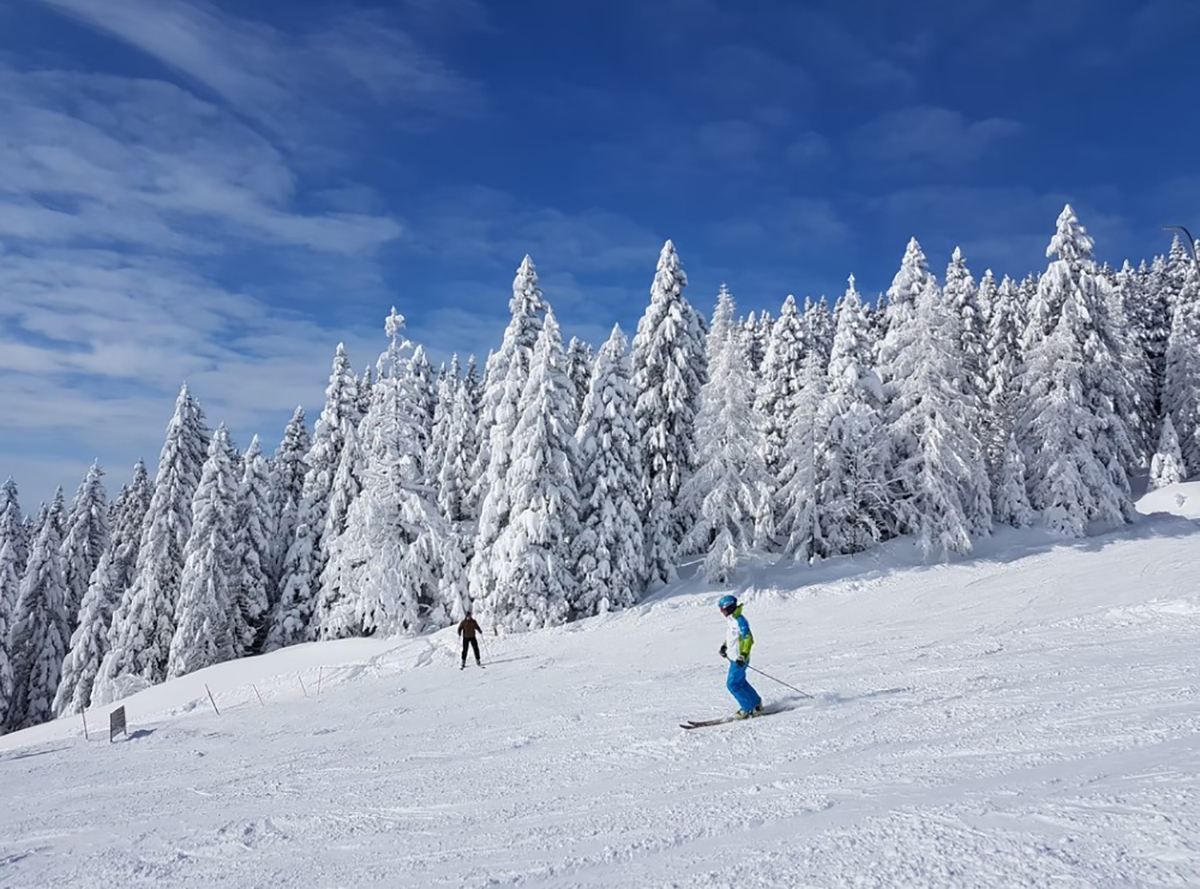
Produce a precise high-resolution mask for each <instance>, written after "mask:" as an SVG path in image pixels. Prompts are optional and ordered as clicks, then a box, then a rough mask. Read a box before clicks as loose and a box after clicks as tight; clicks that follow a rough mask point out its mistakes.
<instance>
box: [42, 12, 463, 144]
mask: <svg viewBox="0 0 1200 889" xmlns="http://www.w3.org/2000/svg"><path fill="white" fill-rule="evenodd" d="M41 2H42V3H44V4H45V5H46V6H48V7H50V8H52V9H55V10H57V11H59V12H61V13H63V14H64V15H66V16H69V17H71V18H73V19H75V20H77V21H79V22H81V23H82V24H84V25H86V26H88V27H91V28H93V29H95V30H97V31H99V32H102V33H106V34H109V35H111V36H113V37H115V38H117V39H119V40H122V41H124V42H126V43H128V44H129V45H131V46H134V47H136V48H138V49H140V50H142V51H143V52H145V53H147V54H149V55H150V56H153V57H154V58H155V59H157V60H158V61H159V62H161V63H162V64H164V65H166V66H167V67H169V68H171V69H173V70H175V71H177V72H179V73H180V74H182V75H184V76H185V77H187V78H189V79H190V80H191V81H193V82H194V83H196V84H199V85H201V86H202V87H204V88H206V89H208V90H211V91H212V92H213V93H215V94H217V95H219V96H221V97H222V98H223V99H224V100H225V101H226V102H228V103H229V104H230V105H231V106H232V107H234V108H236V109H237V110H238V111H239V112H240V113H241V114H243V115H244V116H246V117H248V118H250V119H253V120H254V121H256V122H258V123H260V124H262V125H264V126H267V127H269V128H270V129H271V130H272V131H274V132H275V133H276V134H277V135H278V134H286V133H293V132H295V131H296V130H297V129H299V130H301V131H303V132H305V133H307V132H308V131H309V129H310V127H309V124H310V123H311V122H312V121H311V118H312V117H313V116H314V115H316V116H321V115H322V113H324V114H325V115H336V114H338V113H339V110H340V109H344V108H345V107H346V105H347V104H353V103H354V102H355V101H356V100H362V99H370V100H373V101H375V102H378V103H387V104H388V105H394V106H396V107H398V108H400V109H403V110H405V111H407V112H408V113H410V114H413V115H421V114H436V115H438V116H445V115H447V114H455V113H464V112H467V111H470V110H474V109H476V108H478V107H479V103H480V101H481V92H480V90H479V88H478V86H477V84H475V83H473V82H471V81H470V80H468V79H466V78H464V77H462V76H461V75H460V74H458V73H457V72H456V71H454V70H453V69H451V68H450V67H448V66H447V65H446V64H445V63H444V62H443V61H442V60H441V59H439V58H438V57H437V56H436V55H434V54H432V53H431V52H429V51H428V49H427V48H426V47H424V46H423V45H422V43H421V42H420V41H418V40H417V39H416V38H415V37H414V36H413V35H412V34H410V33H409V32H408V31H406V30H404V29H402V28H401V27H399V26H398V25H397V24H396V22H395V21H394V19H393V18H391V17H389V16H387V15H385V14H383V13H380V12H362V11H342V12H341V13H340V14H339V15H338V16H337V17H335V18H332V19H331V20H329V21H328V22H326V23H324V24H323V25H319V26H315V27H309V28H307V29H303V30H299V29H298V30H296V31H295V32H284V31H282V30H280V29H279V28H277V27H274V26H272V25H269V24H266V23H264V22H260V21H254V20H252V19H250V18H245V17H240V16H237V15H234V14H233V13H231V12H230V11H228V10H224V9H220V8H218V7H217V6H214V5H213V4H211V3H207V2H204V0H41ZM410 4H411V0H410ZM421 5H422V4H417V6H418V7H420V6H421ZM458 6H459V8H460V9H461V10H463V12H464V15H463V19H464V20H465V21H467V22H470V21H481V20H482V13H481V12H479V11H478V8H477V6H475V5H474V4H463V3H462V2H461V0H460V2H459V4H458ZM418 11H420V10H419V9H418ZM427 18H428V16H427ZM343 120H345V118H343ZM399 122H403V121H399Z"/></svg>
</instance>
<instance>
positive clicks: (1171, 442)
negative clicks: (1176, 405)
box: [1150, 414, 1185, 488]
mask: <svg viewBox="0 0 1200 889" xmlns="http://www.w3.org/2000/svg"><path fill="white" fill-rule="evenodd" d="M1184 477H1185V474H1184V470H1183V454H1182V452H1181V451H1180V449H1179V436H1177V435H1176V434H1175V424H1174V423H1172V422H1171V415H1170V414H1166V415H1164V416H1163V421H1162V432H1161V433H1160V434H1159V437H1158V450H1156V451H1155V452H1154V459H1153V460H1151V461H1150V487H1152V488H1165V487H1166V486H1167V485H1174V484H1178V483H1179V482H1181V481H1183V480H1184Z"/></svg>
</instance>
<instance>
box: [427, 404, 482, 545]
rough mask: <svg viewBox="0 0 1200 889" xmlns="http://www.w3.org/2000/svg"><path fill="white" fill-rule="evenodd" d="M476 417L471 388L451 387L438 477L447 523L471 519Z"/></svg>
mask: <svg viewBox="0 0 1200 889" xmlns="http://www.w3.org/2000/svg"><path fill="white" fill-rule="evenodd" d="M477 425H478V417H477V416H476V413H475V405H474V403H473V402H472V400H471V392H470V387H468V386H467V385H466V382H465V381H463V382H461V383H459V384H458V385H457V386H455V387H454V396H453V402H452V404H451V410H450V418H449V423H448V429H447V434H446V450H445V453H444V455H443V460H442V464H441V472H440V474H439V475H438V478H437V492H438V507H439V508H440V509H441V513H442V516H443V517H444V518H445V519H446V520H447V521H449V522H455V523H461V522H466V521H468V520H470V519H471V518H473V517H472V515H471V513H470V500H469V496H468V495H469V491H470V485H471V466H472V465H474V462H475V456H476V454H477V453H478V450H479V442H478V439H476V437H475V433H476V429H477Z"/></svg>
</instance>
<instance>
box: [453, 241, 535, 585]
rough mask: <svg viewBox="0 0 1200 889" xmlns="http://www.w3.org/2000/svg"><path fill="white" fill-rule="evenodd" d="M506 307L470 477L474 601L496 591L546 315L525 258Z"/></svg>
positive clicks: (470, 571)
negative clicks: (522, 411) (524, 399)
mask: <svg viewBox="0 0 1200 889" xmlns="http://www.w3.org/2000/svg"><path fill="white" fill-rule="evenodd" d="M508 307H509V311H510V313H511V317H510V318H509V322H508V326H507V327H506V328H505V330H504V339H503V341H502V342H501V343H500V349H499V350H498V351H496V352H493V353H492V355H491V357H490V358H489V359H488V362H487V373H486V379H485V382H484V387H483V392H482V395H481V396H480V405H479V428H478V440H479V454H478V456H477V458H476V461H475V467H474V468H473V469H472V472H471V477H472V489H471V497H470V512H471V514H473V515H478V516H479V529H478V534H477V536H476V539H475V554H474V555H473V556H472V558H471V564H470V566H469V569H468V572H467V576H468V579H469V582H470V587H471V596H472V598H474V599H476V600H481V599H482V598H483V597H484V596H486V595H489V593H490V592H491V591H492V590H493V588H494V586H495V572H494V564H493V563H494V559H493V557H492V547H493V546H495V544H496V540H497V538H498V537H499V536H500V533H501V532H502V531H503V530H504V528H505V527H506V526H507V525H508V522H509V513H510V510H511V504H510V503H509V500H508V493H509V491H508V485H506V484H505V479H506V478H507V477H508V471H509V467H510V466H511V465H512V448H513V440H512V436H513V430H514V429H515V428H516V425H517V420H518V410H519V407H520V401H521V395H522V393H523V391H524V389H525V381H526V380H527V379H528V378H529V367H530V362H531V361H532V359H533V349H534V346H535V344H536V343H537V340H538V337H539V335H540V334H541V330H542V323H543V321H542V319H543V317H544V315H545V314H546V312H547V310H548V306H547V304H546V301H545V300H544V299H543V297H542V290H541V288H540V287H539V286H538V277H537V269H536V268H534V265H533V260H532V259H530V258H529V257H528V256H526V257H525V259H524V260H522V262H521V265H520V267H519V268H518V269H517V274H516V277H515V278H514V279H513V288H512V299H511V300H510V301H509V304H508Z"/></svg>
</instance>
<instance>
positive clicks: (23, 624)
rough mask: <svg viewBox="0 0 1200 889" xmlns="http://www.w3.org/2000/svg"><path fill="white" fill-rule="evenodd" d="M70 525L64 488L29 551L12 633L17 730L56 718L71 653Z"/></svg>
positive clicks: (12, 713) (12, 708)
mask: <svg viewBox="0 0 1200 889" xmlns="http://www.w3.org/2000/svg"><path fill="white" fill-rule="evenodd" d="M65 520H66V517H65V508H64V505H63V496H62V489H61V488H60V489H59V490H57V491H56V492H55V494H54V500H53V502H52V504H51V506H50V508H49V509H48V510H47V511H46V513H45V518H44V519H43V520H42V522H41V524H40V526H39V527H38V531H37V536H36V537H35V538H34V542H33V546H31V547H30V550H29V561H28V562H27V563H26V566H25V575H24V576H23V577H22V578H21V592H20V595H19V596H18V598H17V610H16V615H15V617H14V619H13V623H12V628H11V629H10V630H9V637H8V651H9V658H10V660H11V662H12V672H13V686H12V697H11V699H10V701H9V707H8V722H7V725H8V727H9V729H12V730H16V729H22V728H27V727H28V726H31V725H37V724H38V723H41V722H45V721H46V720H48V719H50V718H52V717H53V715H54V710H53V706H52V705H53V703H54V693H55V691H56V690H57V689H58V678H59V673H60V671H61V670H62V662H63V656H64V655H65V654H66V652H67V635H68V634H67V628H68V625H69V622H70V618H69V617H68V615H67V580H66V569H65V567H64V565H63V558H62V532H63V523H64V521H65Z"/></svg>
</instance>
